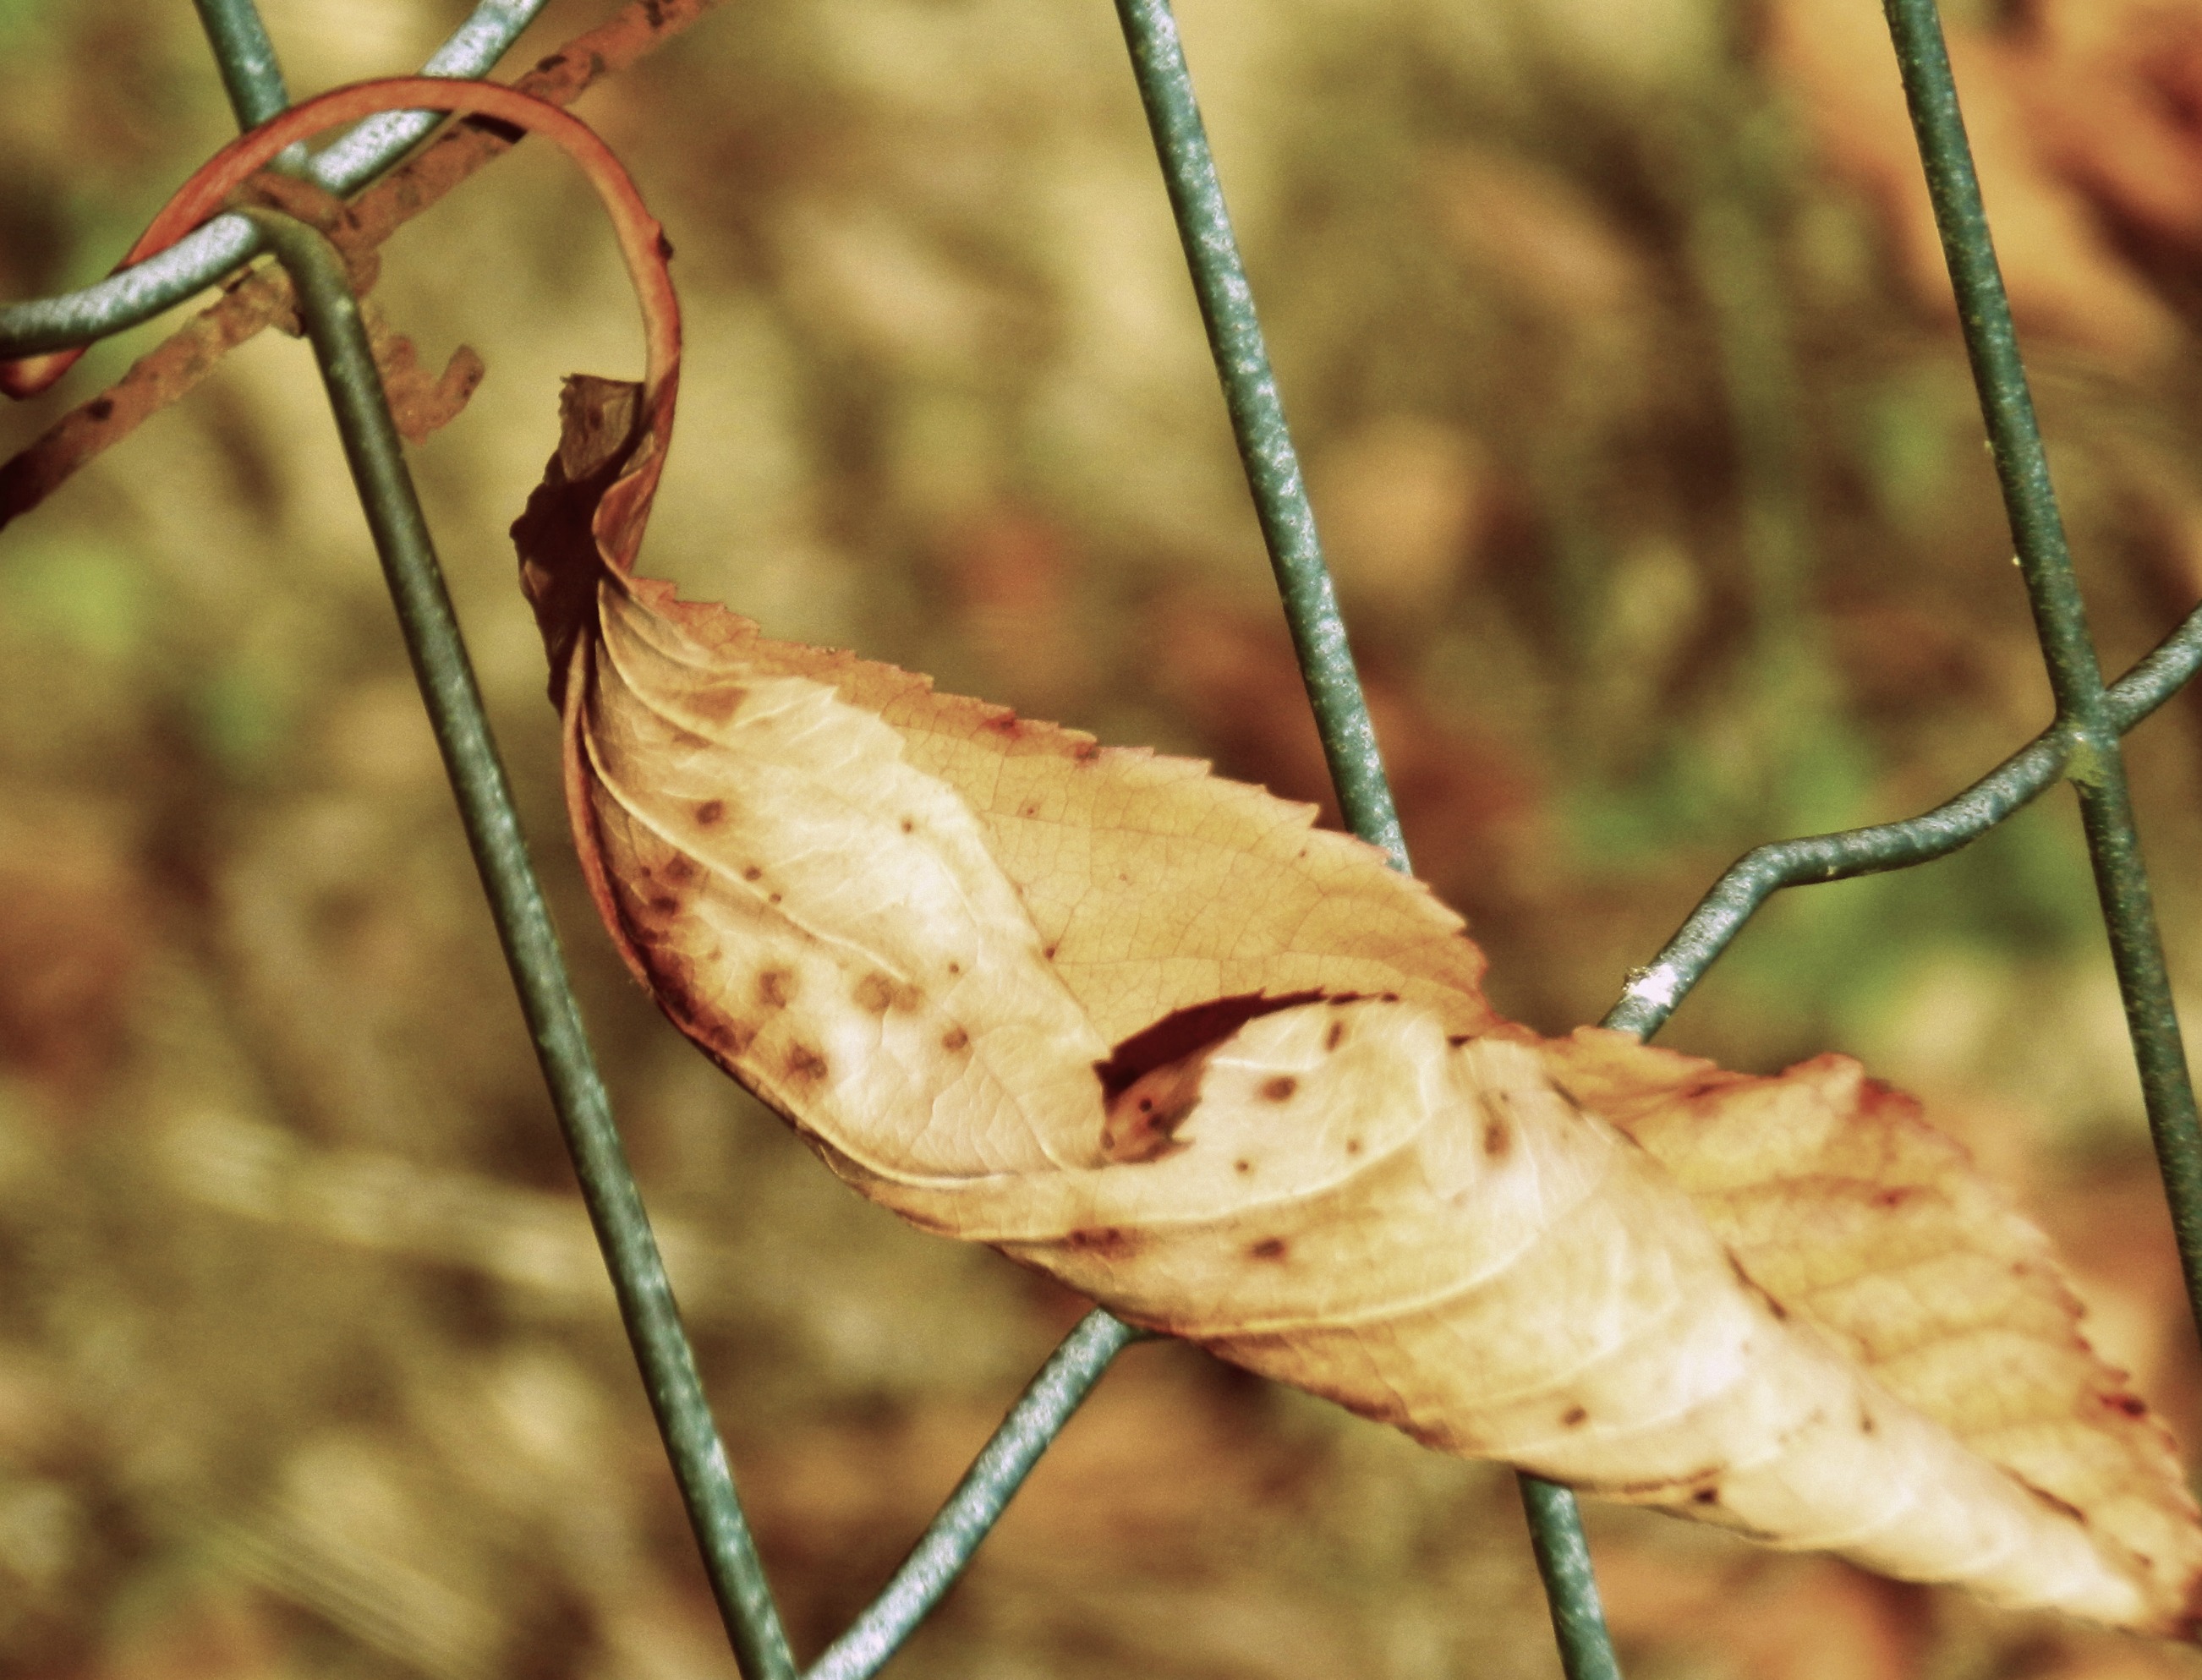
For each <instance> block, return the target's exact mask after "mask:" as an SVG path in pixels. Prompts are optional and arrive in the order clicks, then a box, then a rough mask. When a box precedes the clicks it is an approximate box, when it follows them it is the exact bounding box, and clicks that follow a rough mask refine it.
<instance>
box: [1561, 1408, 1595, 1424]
mask: <svg viewBox="0 0 2202 1680" xmlns="http://www.w3.org/2000/svg"><path fill="white" fill-rule="evenodd" d="M1589 1421H1590V1413H1588V1412H1587V1411H1585V1410H1584V1409H1583V1408H1582V1407H1580V1406H1570V1407H1568V1409H1567V1410H1566V1411H1564V1412H1563V1413H1560V1427H1561V1428H1563V1429H1581V1427H1582V1426H1583V1425H1584V1424H1587V1423H1588V1422H1589Z"/></svg>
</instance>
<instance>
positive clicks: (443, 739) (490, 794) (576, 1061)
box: [247, 210, 795, 1680]
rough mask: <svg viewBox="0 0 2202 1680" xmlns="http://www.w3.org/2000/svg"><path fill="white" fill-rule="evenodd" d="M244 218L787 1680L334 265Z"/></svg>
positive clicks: (741, 1636)
mask: <svg viewBox="0 0 2202 1680" xmlns="http://www.w3.org/2000/svg"><path fill="white" fill-rule="evenodd" d="M247 214H250V215H251V217H252V219H253V220H254V223H255V225H256V227H257V229H258V231H259V233H260V235H261V237H262V238H263V239H265V240H266V242H267V243H268V245H269V246H270V247H271V248H272V249H273V250H274V251H275V253H276V255H277V256H278V257H279V258H280V260H281V261H282V263H283V266H284V267H286V269H287V270H289V272H290V274H291V280H292V282H293V283H294V284H295V285H296V286H297V291H298V297H299V306H300V314H302V315H303V318H304V320H305V325H306V334H307V337H308V338H310V339H311V340H312V341H313V345H314V354H315V358H316V360H318V361H319V362H320V363H321V378H322V381H323V383H324V384H325V385H327V390H328V395H329V402H330V406H331V407H332V408H333V409H334V410H335V413H336V417H337V429H338V432H339V434H340V436H341V437H342V438H343V440H344V459H345V460H346V461H347V462H348V463H349V464H350V467H351V472H352V479H353V482H354V483H355V485H356V486H357V488H358V490H359V498H360V505H361V507H362V508H363V509H364V510H365V512H366V514H367V520H368V526H369V528H370V529H371V530H372V531H373V532H374V546H375V552H376V553H377V554H378V555H380V557H381V561H382V567H383V573H384V576H385V577H386V579H387V580H388V582H389V584H390V594H391V599H392V602H393V603H394V604H395V606H396V607H397V620H398V623H399V625H400V626H402V627H403V631H404V632H405V645H406V649H407V651H408V652H409V654H410V655H411V656H412V661H413V670H414V674H415V677H416V678H418V679H419V681H420V684H421V699H422V700H423V701H424V702H426V704H427V709H428V717H429V720H430V722H431V723H432V724H433V725H434V729H435V733H436V743H437V745H438V746H439V748H441V749H442V751H443V755H444V765H445V771H446V772H447V773H448V774H449V776H450V782H451V788H452V791H453V793H454V794H455V795H456V796H457V800H458V805H459V814H460V816H461V817H462V819H463V821H464V823H465V825H466V831H467V840H468V844H469V845H470V846H471V847H472V848H473V849H474V863H475V866H476V867H477V868H478V869H479V870H480V873H481V879H482V888H483V890H484V892H485V894H486V896H487V897H488V899H489V903H490V910H491V913H492V917H493V918H494V919H495V920H496V923H497V931H498V938H499V939H500V940H501V941H502V942H503V946H504V952H505V960H506V962H507V964H508V966H509V967H510V969H511V972H512V980H513V984H514V987H515V989H516V990H517V991H518V992H519V994H520V1003H521V1012H522V1013H523V1014H525V1015H526V1017H527V1027H528V1032H529V1035H530V1037H533V1040H534V1043H535V1054H536V1058H537V1060H538V1061H539V1063H540V1064H541V1066H542V1069H543V1078H544V1081H545V1084H548V1085H549V1087H550V1097H551V1103H552V1106H553V1107H555V1108H556V1111H557V1115H558V1124H559V1126H560V1128H561V1130H562V1131H563V1132H564V1133H565V1137H566V1143H567V1148H568V1150H569V1151H570V1152H571V1154H572V1155H573V1158H574V1172H575V1175H576V1176H577V1177H578V1178H580V1183H581V1195H582V1199H583V1201H586V1203H587V1206H588V1210H589V1218H590V1220H591V1222H592V1224H593V1225H594V1226H595V1228H596V1232H597V1240H598V1243H599V1244H600V1245H601V1247H602V1248H603V1254H604V1264H605V1266H606V1267H607V1269H608V1270H609V1272H610V1273H611V1278H612V1288H613V1291H614V1293H615V1295H617V1297H618V1300H619V1307H620V1316H621V1318H622V1319H624V1320H625V1321H626V1324H627V1336H628V1338H629V1339H630V1341H632V1342H633V1346H634V1354H635V1360H636V1362H637V1364H638V1365H639V1366H640V1367H641V1370H642V1377H643V1386H644V1387H645V1389H647V1390H648V1391H649V1395H650V1402H651V1408H652V1410H653V1411H654V1412H655V1413H656V1416H657V1424H658V1428H659V1430H660V1431H661V1432H662V1435H663V1436H664V1439H665V1448H666V1454H667V1456H668V1458H669V1459H670V1460H672V1465H673V1474H674V1480H675V1481H676V1482H677V1483H679V1484H680V1495H681V1498H682V1500H683V1501H685V1502H686V1506H687V1508H688V1518H689V1521H690V1523H691V1524H692V1525H693V1527H694V1529H695V1530H696V1538H697V1542H698V1545H699V1546H700V1547H701V1548H702V1550H703V1554H704V1567H705V1569H706V1571H708V1573H709V1576H710V1579H711V1587H712V1590H713V1592H714V1593H715V1595H716V1596H717V1598H718V1601H719V1607H720V1610H721V1613H722V1614H723V1615H724V1617H725V1618H726V1623H727V1634H728V1636H729V1637H730V1638H731V1639H732V1641H733V1647H734V1654H735V1656H736V1657H737V1659H739V1661H740V1663H741V1665H742V1671H743V1673H744V1674H745V1675H746V1676H748V1677H749V1680H794V1675H795V1662H794V1659H793V1657H792V1655H791V1654H790V1653H789V1651H788V1648H787V1636H786V1633H785V1632H784V1631H783V1630H782V1629H781V1627H780V1615H779V1612H778V1610H777V1608H776V1607H774V1603H773V1601H772V1594H771V1590H770V1589H769V1588H768V1586H767V1584H766V1582H765V1577H764V1569H763V1565H762V1563H761V1561H760V1560H759V1559H758V1557H757V1546H756V1543H755V1542H754V1541H753V1540H752V1539H751V1535H750V1530H749V1525H748V1523H747V1522H746V1521H745V1518H743V1515H742V1510H741V1504H740V1501H739V1499H738V1498H737V1497H736V1496H735V1493H734V1484H733V1475H732V1473H731V1472H730V1471H729V1470H728V1468H727V1455H726V1450H725V1448H723V1447H722V1446H721V1443H720V1441H719V1433H718V1428H717V1425H716V1424H715V1423H714V1422H713V1421H712V1419H711V1409H710V1405H709V1401H707V1400H706V1399H705V1397H704V1385H703V1379H702V1377H701V1376H700V1375H699V1374H698V1371H697V1368H696V1358H695V1354H694V1352H693V1351H692V1349H691V1348H690V1347H689V1344H688V1338H687V1336H686V1333H685V1332H684V1331H683V1330H682V1329H681V1326H680V1312H679V1309H678V1308H677V1307H675V1305H674V1300H673V1286H672V1283H671V1282H670V1281H669V1280H668V1278H667V1277H666V1275H665V1265H664V1261H663V1260H662V1257H661V1256H660V1255H659V1254H658V1249H657V1242H656V1237H653V1236H652V1235H651V1229H650V1221H649V1218H648V1216H647V1215H646V1214H645V1212H644V1210H643V1205H642V1196H641V1193H640V1191H639V1190H637V1189H636V1187H635V1183H634V1177H633V1173H632V1172H630V1170H629V1169H628V1166H627V1156H626V1151H625V1149H624V1148H622V1147H621V1143H620V1137H619V1131H618V1129H617V1128H616V1127H615V1125H613V1123H612V1114H611V1103H610V1100H609V1097H608V1096H606V1095H605V1092H604V1086H603V1078H601V1077H600V1076H599V1074H598V1072H597V1066H596V1058H595V1056H594V1054H592V1052H591V1050H590V1048H589V1042H588V1037H587V1033H586V1030H585V1029H584V1028H583V1026H582V1025H581V1016H580V1008H579V1007H578V1006H577V1005H576V1004H575V1003H574V994H573V990H572V988H571V987H570V986H569V985H568V983H567V978H566V963H565V957H564V954H563V953H562V951H561V949H560V948H559V943H558V936H557V932H556V930H555V929H554V928H553V927H552V926H551V924H550V910H549V908H548V907H547V906H546V905H545V903H544V902H543V893H542V889H541V888H540V887H539V885H538V884H537V883H536V879H535V871H534V867H533V864H532V863H531V862H530V861H529V859H528V855H527V839H526V837H524V836H523V835H522V834H521V829H520V819H519V817H518V815H517V814H515V811H514V809H513V804H512V795H511V790H510V788H509V784H508V783H507V780H506V778H505V774H504V767H503V764H502V763H501V762H500V761H498V753H497V743H496V742H495V740H494V739H493V738H492V736H491V734H490V729H489V720H488V719H487V717H486V715H485V714H484V713H483V710H482V704H481V696H480V691H479V690H478V689H477V688H476V686H475V684H474V671H473V667H472V665H471V663H470V662H469V661H468V658H467V650H466V643H465V642H464V640H463V639H462V637H461V636H460V634H459V627H458V621H457V620H456V617H455V616H454V615H453V614H452V611H451V603H450V596H449V595H448V594H446V593H445V588H444V580H443V575H442V572H441V569H440V568H439V566H438V564H437V561H436V553H435V548H434V545H433V543H432V542H431V540H430V538H429V536H428V527H427V520H425V519H424V518H423V516H422V514H421V504H420V501H419V498H418V497H417V496H415V494H414V490H413V481H412V477H411V474H410V473H408V471H407V470H406V467H405V458H404V453H403V448H402V447H401V445H400V444H399V443H398V438H397V427H396V426H395V425H394V424H393V423H392V420H391V418H390V408H389V405H388V402H386V399H385V398H384V396H383V391H382V381H381V379H380V375H379V374H377V373H376V372H375V367H374V354H373V352H372V351H371V350H370V349H369V347H368V339H367V332H366V329H365V327H364V326H363V325H362V322H361V320H360V316H359V307H358V304H357V303H356V300H355V299H354V298H353V297H352V295H351V291H350V285H349V283H348V282H347V280H346V279H345V275H344V261H343V259H342V258H341V257H340V256H339V255H338V253H337V250H336V248H335V247H334V246H333V245H331V244H329V243H328V242H327V240H326V239H324V238H322V237H321V235H320V234H319V233H317V232H314V231H313V230H312V229H311V228H309V227H307V226H305V225H304V224H303V223H302V222H297V221H293V220H290V219H288V218H286V217H283V216H279V215H276V214H272V213H270V212H267V211H259V210H255V211H251V212H248V213H247Z"/></svg>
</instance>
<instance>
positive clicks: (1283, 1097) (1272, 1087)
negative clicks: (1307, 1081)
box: [1262, 1073, 1300, 1102]
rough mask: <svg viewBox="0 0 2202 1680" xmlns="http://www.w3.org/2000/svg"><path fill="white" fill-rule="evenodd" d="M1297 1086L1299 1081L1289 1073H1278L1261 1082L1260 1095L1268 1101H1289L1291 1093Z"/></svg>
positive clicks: (1298, 1086)
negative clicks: (1272, 1077)
mask: <svg viewBox="0 0 2202 1680" xmlns="http://www.w3.org/2000/svg"><path fill="white" fill-rule="evenodd" d="M1299 1088H1300V1082H1299V1081H1298V1080H1297V1079H1295V1078H1292V1075H1291V1074H1289V1073H1280V1074H1279V1075H1277V1077H1276V1078H1274V1079H1269V1080H1265V1081H1263V1085H1262V1096H1263V1099H1264V1100H1265V1101H1270V1102H1289V1101H1292V1093H1293V1092H1294V1091H1296V1090H1298V1089H1299Z"/></svg>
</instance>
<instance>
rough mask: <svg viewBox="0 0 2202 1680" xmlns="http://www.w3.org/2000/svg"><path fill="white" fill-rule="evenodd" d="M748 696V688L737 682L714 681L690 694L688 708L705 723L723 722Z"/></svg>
mask: <svg viewBox="0 0 2202 1680" xmlns="http://www.w3.org/2000/svg"><path fill="white" fill-rule="evenodd" d="M748 697H749V690H747V689H745V688H744V687H743V686H742V685H741V684H739V683H715V684H712V685H711V686H710V687H709V688H707V689H698V690H696V692H695V693H693V694H692V695H690V696H688V709H689V710H690V711H692V712H693V713H694V714H696V715H697V716H698V717H699V718H701V719H703V720H704V721H705V722H706V723H724V722H726V720H727V719H728V718H731V717H732V716H733V714H734V713H735V712H736V711H737V710H738V709H739V708H740V706H741V703H742V702H743V701H745V700H746V699H747V698H748Z"/></svg>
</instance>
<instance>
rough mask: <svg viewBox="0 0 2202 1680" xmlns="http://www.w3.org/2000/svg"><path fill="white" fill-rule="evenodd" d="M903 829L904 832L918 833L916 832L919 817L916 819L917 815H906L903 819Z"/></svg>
mask: <svg viewBox="0 0 2202 1680" xmlns="http://www.w3.org/2000/svg"><path fill="white" fill-rule="evenodd" d="M902 831H903V832H904V834H915V833H916V832H917V819H916V818H915V817H904V819H902Z"/></svg>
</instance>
